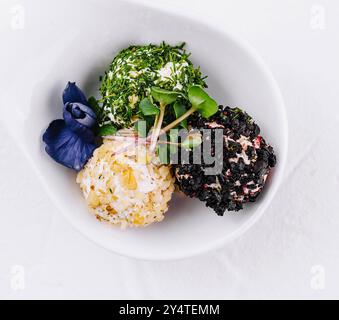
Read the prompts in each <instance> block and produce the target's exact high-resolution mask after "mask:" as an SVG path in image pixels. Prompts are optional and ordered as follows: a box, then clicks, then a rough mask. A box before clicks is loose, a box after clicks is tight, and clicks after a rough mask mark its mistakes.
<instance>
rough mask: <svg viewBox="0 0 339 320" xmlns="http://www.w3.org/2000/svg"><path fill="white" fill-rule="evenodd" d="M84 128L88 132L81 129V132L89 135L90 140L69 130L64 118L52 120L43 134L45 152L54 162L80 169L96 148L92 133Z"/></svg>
mask: <svg viewBox="0 0 339 320" xmlns="http://www.w3.org/2000/svg"><path fill="white" fill-rule="evenodd" d="M83 128H85V129H86V127H83ZM86 130H87V131H88V132H87V133H86V134H85V131H83V134H85V135H87V137H90V136H91V137H92V140H87V141H86V140H85V139H83V136H82V135H79V134H77V133H76V132H74V131H73V130H70V129H69V127H68V126H67V125H66V123H65V121H64V120H55V121H53V122H52V123H51V124H50V125H49V127H48V128H47V130H46V132H45V134H44V135H43V141H44V142H45V143H46V148H45V149H46V152H47V153H48V154H49V155H50V156H51V157H52V158H53V159H54V160H55V161H56V162H58V163H60V164H62V165H64V166H66V167H68V168H71V169H74V170H76V171H80V170H81V169H82V168H83V167H84V165H85V164H86V162H87V161H88V159H89V158H90V157H91V156H92V154H93V152H94V150H95V148H96V145H95V144H94V135H93V133H92V132H91V131H90V130H89V129H86Z"/></svg>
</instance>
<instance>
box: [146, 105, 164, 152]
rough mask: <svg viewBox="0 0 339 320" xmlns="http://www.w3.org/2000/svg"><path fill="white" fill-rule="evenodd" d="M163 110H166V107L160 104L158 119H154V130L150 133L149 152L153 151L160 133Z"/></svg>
mask: <svg viewBox="0 0 339 320" xmlns="http://www.w3.org/2000/svg"><path fill="white" fill-rule="evenodd" d="M165 108H166V105H165V104H162V103H160V113H159V117H158V119H156V123H155V128H154V130H153V132H152V138H151V147H150V150H151V152H152V151H154V150H155V147H156V144H157V140H158V138H159V135H160V132H161V125H162V122H163V121H164V115H165Z"/></svg>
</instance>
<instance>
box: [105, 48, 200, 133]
mask: <svg viewBox="0 0 339 320" xmlns="http://www.w3.org/2000/svg"><path fill="white" fill-rule="evenodd" d="M189 56H190V55H189V54H188V53H187V52H186V51H185V49H184V44H182V45H180V46H170V45H168V44H166V43H162V44H160V45H159V46H156V45H152V44H150V45H146V46H130V47H129V48H127V49H124V50H122V51H121V52H120V53H119V54H118V55H117V56H116V57H115V58H114V60H113V62H112V63H111V65H110V67H109V70H108V71H106V72H105V75H104V77H103V80H102V84H101V88H100V92H101V95H102V100H101V101H102V105H101V109H100V112H99V115H98V116H99V126H103V125H108V124H112V125H114V126H116V127H117V128H129V127H131V126H132V125H133V122H135V121H136V119H137V118H138V116H140V115H139V108H138V106H139V103H140V102H141V101H142V100H143V99H144V98H145V97H148V98H149V99H150V100H151V101H152V102H153V99H152V96H151V93H150V92H151V87H152V86H157V87H160V88H162V89H166V90H170V91H177V92H180V93H182V96H183V98H182V100H183V102H184V103H186V104H187V105H188V104H189V102H188V100H187V98H186V97H187V90H188V87H189V86H191V85H201V86H203V87H206V83H205V81H204V77H202V74H201V71H200V69H199V68H195V67H194V66H193V64H192V62H191V61H190V60H189Z"/></svg>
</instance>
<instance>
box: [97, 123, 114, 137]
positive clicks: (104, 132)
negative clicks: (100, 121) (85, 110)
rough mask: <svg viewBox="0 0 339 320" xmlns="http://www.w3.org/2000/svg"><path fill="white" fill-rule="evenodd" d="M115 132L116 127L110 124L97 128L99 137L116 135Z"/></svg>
mask: <svg viewBox="0 0 339 320" xmlns="http://www.w3.org/2000/svg"><path fill="white" fill-rule="evenodd" d="M116 132H117V128H116V127H114V126H112V125H110V124H107V125H104V126H102V127H100V128H99V130H98V135H99V136H101V137H104V136H112V135H114V134H116Z"/></svg>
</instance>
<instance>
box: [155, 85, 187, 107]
mask: <svg viewBox="0 0 339 320" xmlns="http://www.w3.org/2000/svg"><path fill="white" fill-rule="evenodd" d="M151 94H152V97H153V98H154V100H156V101H158V102H159V103H160V104H162V105H165V106H167V105H169V104H171V103H173V102H175V101H176V100H177V98H178V97H179V96H180V93H179V92H175V91H169V90H165V89H161V88H158V87H152V88H151Z"/></svg>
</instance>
